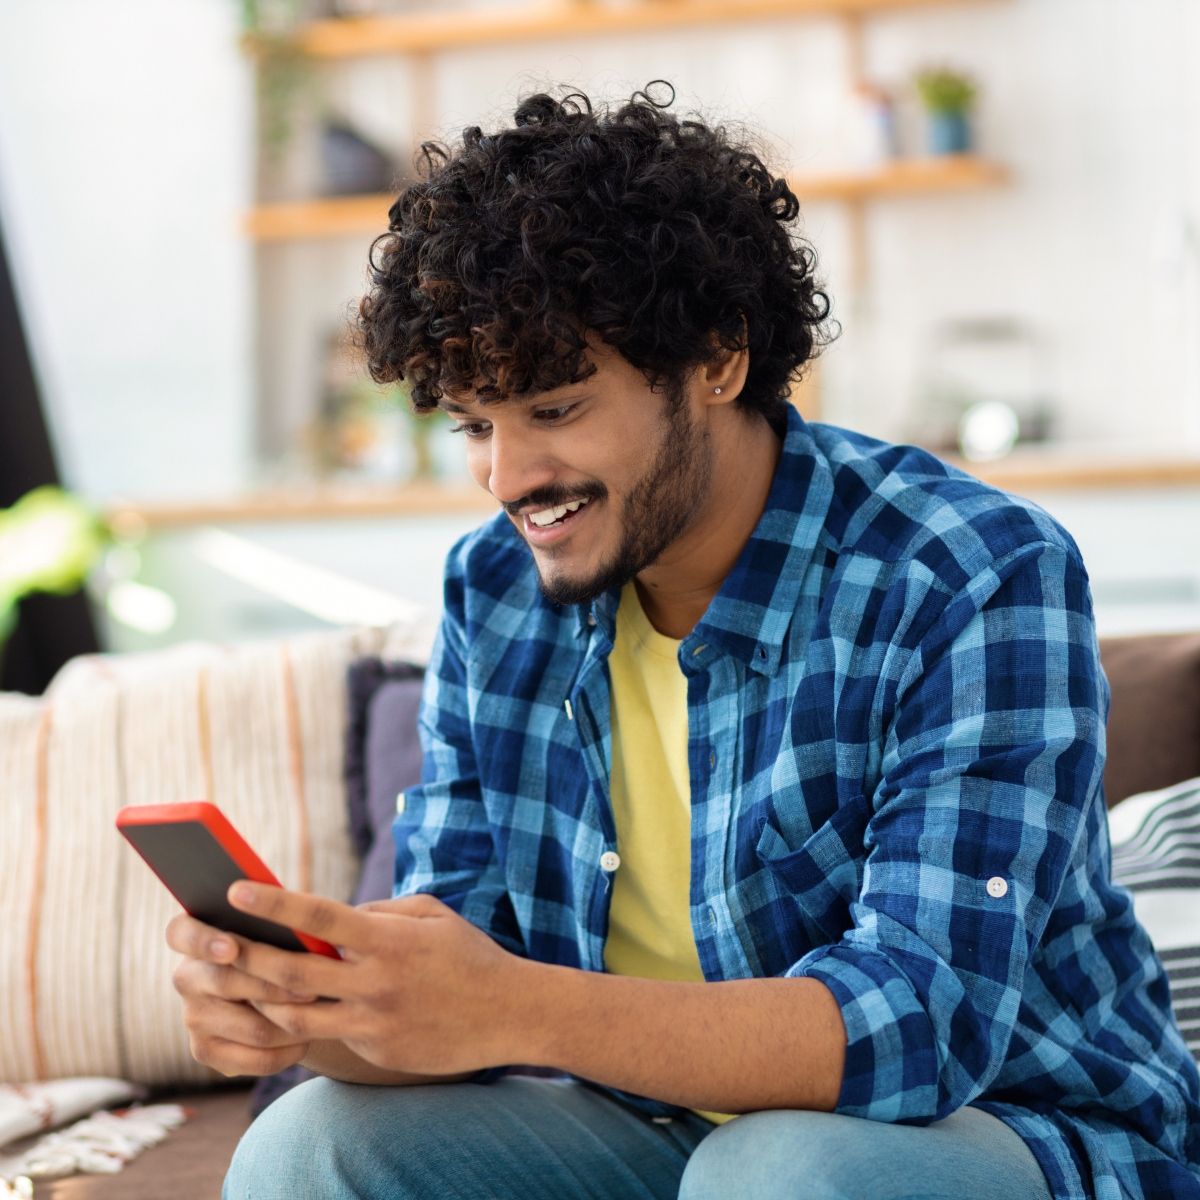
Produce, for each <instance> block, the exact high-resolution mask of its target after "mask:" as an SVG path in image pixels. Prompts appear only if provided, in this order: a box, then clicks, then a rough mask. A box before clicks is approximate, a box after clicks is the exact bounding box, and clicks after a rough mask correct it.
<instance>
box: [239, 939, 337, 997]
mask: <svg viewBox="0 0 1200 1200" xmlns="http://www.w3.org/2000/svg"><path fill="white" fill-rule="evenodd" d="M236 969H237V970H238V971H242V972H244V973H245V974H247V975H250V976H253V977H254V978H255V979H258V980H261V981H262V982H264V983H267V984H273V985H274V986H275V987H277V988H282V989H283V990H284V991H286V992H290V993H291V995H292V996H293V997H295V996H302V997H306V998H312V997H316V996H331V997H333V998H335V999H340V998H341V997H343V996H349V995H352V994H355V991H354V989H355V985H356V983H357V979H356V976H355V975H354V973H353V970H352V966H351V964H350V963H347V962H345V961H343V960H341V959H336V958H326V957H325V955H323V954H309V953H308V952H307V951H305V950H280V949H279V948H278V947H276V946H268V945H266V944H264V943H263V942H243V943H242V947H241V953H240V954H239V955H238V960H237V964H236ZM262 998H263V999H267V1000H271V999H278V997H269V996H265V997H262ZM255 999H257V997H255Z"/></svg>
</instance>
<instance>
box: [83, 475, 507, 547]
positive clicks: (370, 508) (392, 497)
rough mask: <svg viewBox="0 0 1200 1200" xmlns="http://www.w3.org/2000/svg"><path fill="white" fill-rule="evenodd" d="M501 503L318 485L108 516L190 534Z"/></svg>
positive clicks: (466, 494) (472, 509)
mask: <svg viewBox="0 0 1200 1200" xmlns="http://www.w3.org/2000/svg"><path fill="white" fill-rule="evenodd" d="M496 507H497V505H496V502H495V501H494V500H493V499H492V498H491V497H490V496H489V495H488V494H487V493H486V492H484V491H483V490H482V488H478V487H476V486H475V485H474V484H471V483H461V484H444V483H407V484H395V485H391V486H388V485H367V484H344V485H339V486H336V487H335V486H332V485H322V484H314V485H313V486H311V487H301V486H296V487H292V488H279V489H275V490H272V491H263V492H253V493H249V494H247V495H244V496H232V497H230V498H228V499H224V500H196V501H192V502H187V503H173V502H168V503H152V504H137V503H132V502H125V501H121V502H118V503H115V504H112V505H110V506H109V508H108V510H107V512H106V514H105V516H106V518H107V519H108V520H109V521H110V522H111V523H112V524H113V525H114V527H115V528H117V529H119V530H121V531H124V532H128V533H130V534H135V535H136V534H137V533H139V532H141V531H143V530H150V531H158V530H164V529H187V528H192V527H195V526H198V525H245V524H254V523H256V522H276V521H324V520H342V519H349V518H355V517H416V516H424V517H429V516H453V515H454V514H456V513H478V514H480V516H481V517H482V516H486V515H487V514H488V513H491V512H495V511H496Z"/></svg>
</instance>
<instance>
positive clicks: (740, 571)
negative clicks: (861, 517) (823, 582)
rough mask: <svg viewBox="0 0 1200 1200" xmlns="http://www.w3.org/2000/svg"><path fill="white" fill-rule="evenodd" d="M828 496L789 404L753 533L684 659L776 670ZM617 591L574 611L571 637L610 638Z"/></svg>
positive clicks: (826, 471) (827, 484)
mask: <svg viewBox="0 0 1200 1200" xmlns="http://www.w3.org/2000/svg"><path fill="white" fill-rule="evenodd" d="M832 497H833V473H832V471H831V469H830V466H829V463H828V462H827V461H826V459H825V456H824V455H823V454H822V453H821V452H820V450H819V449H818V448H817V445H816V443H815V442H814V441H813V438H812V436H811V434H810V433H809V432H808V426H807V425H806V424H805V422H804V419H803V418H802V417H801V416H800V414H799V413H798V412H797V411H796V410H795V409H794V408H793V407H791V406H790V405H789V406H788V412H787V432H786V434H785V436H784V441H783V450H782V452H781V454H780V456H779V463H778V465H777V466H776V468H775V476H774V479H773V480H772V482H771V489H770V491H769V492H768V494H767V503H766V506H765V507H764V508H763V513H762V516H761V517H759V519H758V523H757V524H756V525H755V527H754V530H753V532H752V533H751V534H750V537H749V539H748V540H747V542H746V544H745V546H743V547H742V552H741V554H740V555H738V559H737V561H736V562H735V563H734V566H733V570H732V571H730V572H729V574H728V575H727V576H726V577H725V582H724V583H723V584H722V585H721V590H720V591H719V592H718V593H717V594H716V596H714V597H713V600H712V602H711V603H710V604H709V606H708V609H707V610H706V611H705V613H704V616H703V617H702V618H701V619H700V622H699V624H697V626H696V627H695V629H693V630H692V632H691V633H690V634H688V636H687V637H686V638H685V639H684V640H683V646H682V648H681V649H682V656H683V658H684V660H685V661H689V660H695V661H696V663H697V665H703V663H704V662H705V661H706V660H707V659H708V657H709V656H710V655H711V654H712V653H713V652H714V648H720V649H721V650H724V651H725V652H726V653H727V654H730V655H733V656H734V657H735V658H740V659H742V661H743V662H745V663H746V665H747V666H749V667H752V668H753V669H754V670H756V671H758V672H760V673H761V674H763V675H774V674H775V673H776V672H777V671H778V670H779V663H780V659H781V657H782V653H783V643H784V639H785V638H786V636H787V631H788V628H789V626H790V625H791V621H792V615H793V613H794V612H795V610H796V605H797V602H798V600H799V596H800V589H801V587H802V586H803V584H804V577H805V575H806V573H807V571H808V567H809V564H810V563H811V562H812V558H813V553H814V551H815V550H816V546H817V542H818V540H819V538H820V536H821V531H822V529H823V528H824V526H825V518H826V516H827V514H828V512H829V505H830V502H831V500H832ZM620 600H621V589H620V588H614V589H613V590H611V591H609V592H605V593H604V594H603V595H601V596H598V597H597V598H596V599H595V600H594V601H593V602H592V604H590V605H587V604H581V605H578V606H577V609H576V613H577V622H578V623H577V626H576V634H577V636H578V635H582V634H587V633H590V632H591V630H592V629H593V628H598V629H599V630H600V631H601V632H602V633H603V635H604V638H605V640H606V641H607V643H608V644H609V645H611V644H612V642H613V640H614V638H615V628H616V618H617V607H618V605H619V604H620Z"/></svg>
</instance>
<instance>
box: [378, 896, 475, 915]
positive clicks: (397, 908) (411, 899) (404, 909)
mask: <svg viewBox="0 0 1200 1200" xmlns="http://www.w3.org/2000/svg"><path fill="white" fill-rule="evenodd" d="M357 907H358V911H359V912H370V913H387V914H388V915H390V916H398V917H440V916H442V915H444V914H445V913H450V912H453V911H454V910H453V909H452V908H451V907H450V906H449V905H448V904H446V903H444V902H443V901H441V900H439V899H438V898H437V897H436V896H431V895H429V893H428V892H414V893H413V894H412V895H411V896H396V897H395V898H393V899H391V900H368V901H366V902H365V903H364V904H360V905H358V906H357Z"/></svg>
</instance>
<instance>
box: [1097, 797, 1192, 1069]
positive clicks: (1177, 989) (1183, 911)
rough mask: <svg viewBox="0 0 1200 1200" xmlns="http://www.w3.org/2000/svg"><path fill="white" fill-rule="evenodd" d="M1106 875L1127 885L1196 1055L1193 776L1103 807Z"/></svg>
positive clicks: (1173, 1005)
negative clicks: (1109, 853) (1108, 836)
mask: <svg viewBox="0 0 1200 1200" xmlns="http://www.w3.org/2000/svg"><path fill="white" fill-rule="evenodd" d="M1108 824H1109V829H1110V830H1111V833H1112V847H1113V857H1112V864H1113V865H1112V873H1113V880H1114V881H1115V882H1117V883H1119V884H1122V885H1123V886H1124V887H1127V888H1128V889H1129V890H1130V892H1132V893H1133V910H1134V912H1135V913H1137V917H1138V920H1139V921H1141V923H1142V924H1143V925H1144V926H1145V928H1146V932H1147V933H1149V934H1150V939H1151V941H1153V942H1154V948H1155V949H1156V950H1157V951H1158V954H1159V957H1160V958H1161V959H1162V962H1163V967H1164V969H1165V970H1166V972H1167V982H1168V984H1169V986H1170V989H1171V1005H1172V1007H1173V1008H1174V1010H1175V1020H1176V1021H1177V1022H1178V1023H1179V1028H1180V1031H1181V1032H1182V1033H1183V1037H1184V1041H1186V1042H1187V1044H1188V1046H1189V1047H1190V1048H1191V1051H1192V1053H1193V1054H1194V1055H1195V1056H1196V1060H1197V1061H1198V1062H1200V779H1189V780H1187V781H1186V782H1184V783H1177V784H1175V785H1174V786H1172V787H1168V788H1163V789H1162V790H1161V791H1157V792H1143V793H1142V794H1141V795H1139V796H1130V797H1129V798H1128V799H1126V800H1122V801H1121V803H1120V804H1118V805H1117V806H1116V807H1115V808H1113V809H1111V810H1110V811H1109V814H1108Z"/></svg>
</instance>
